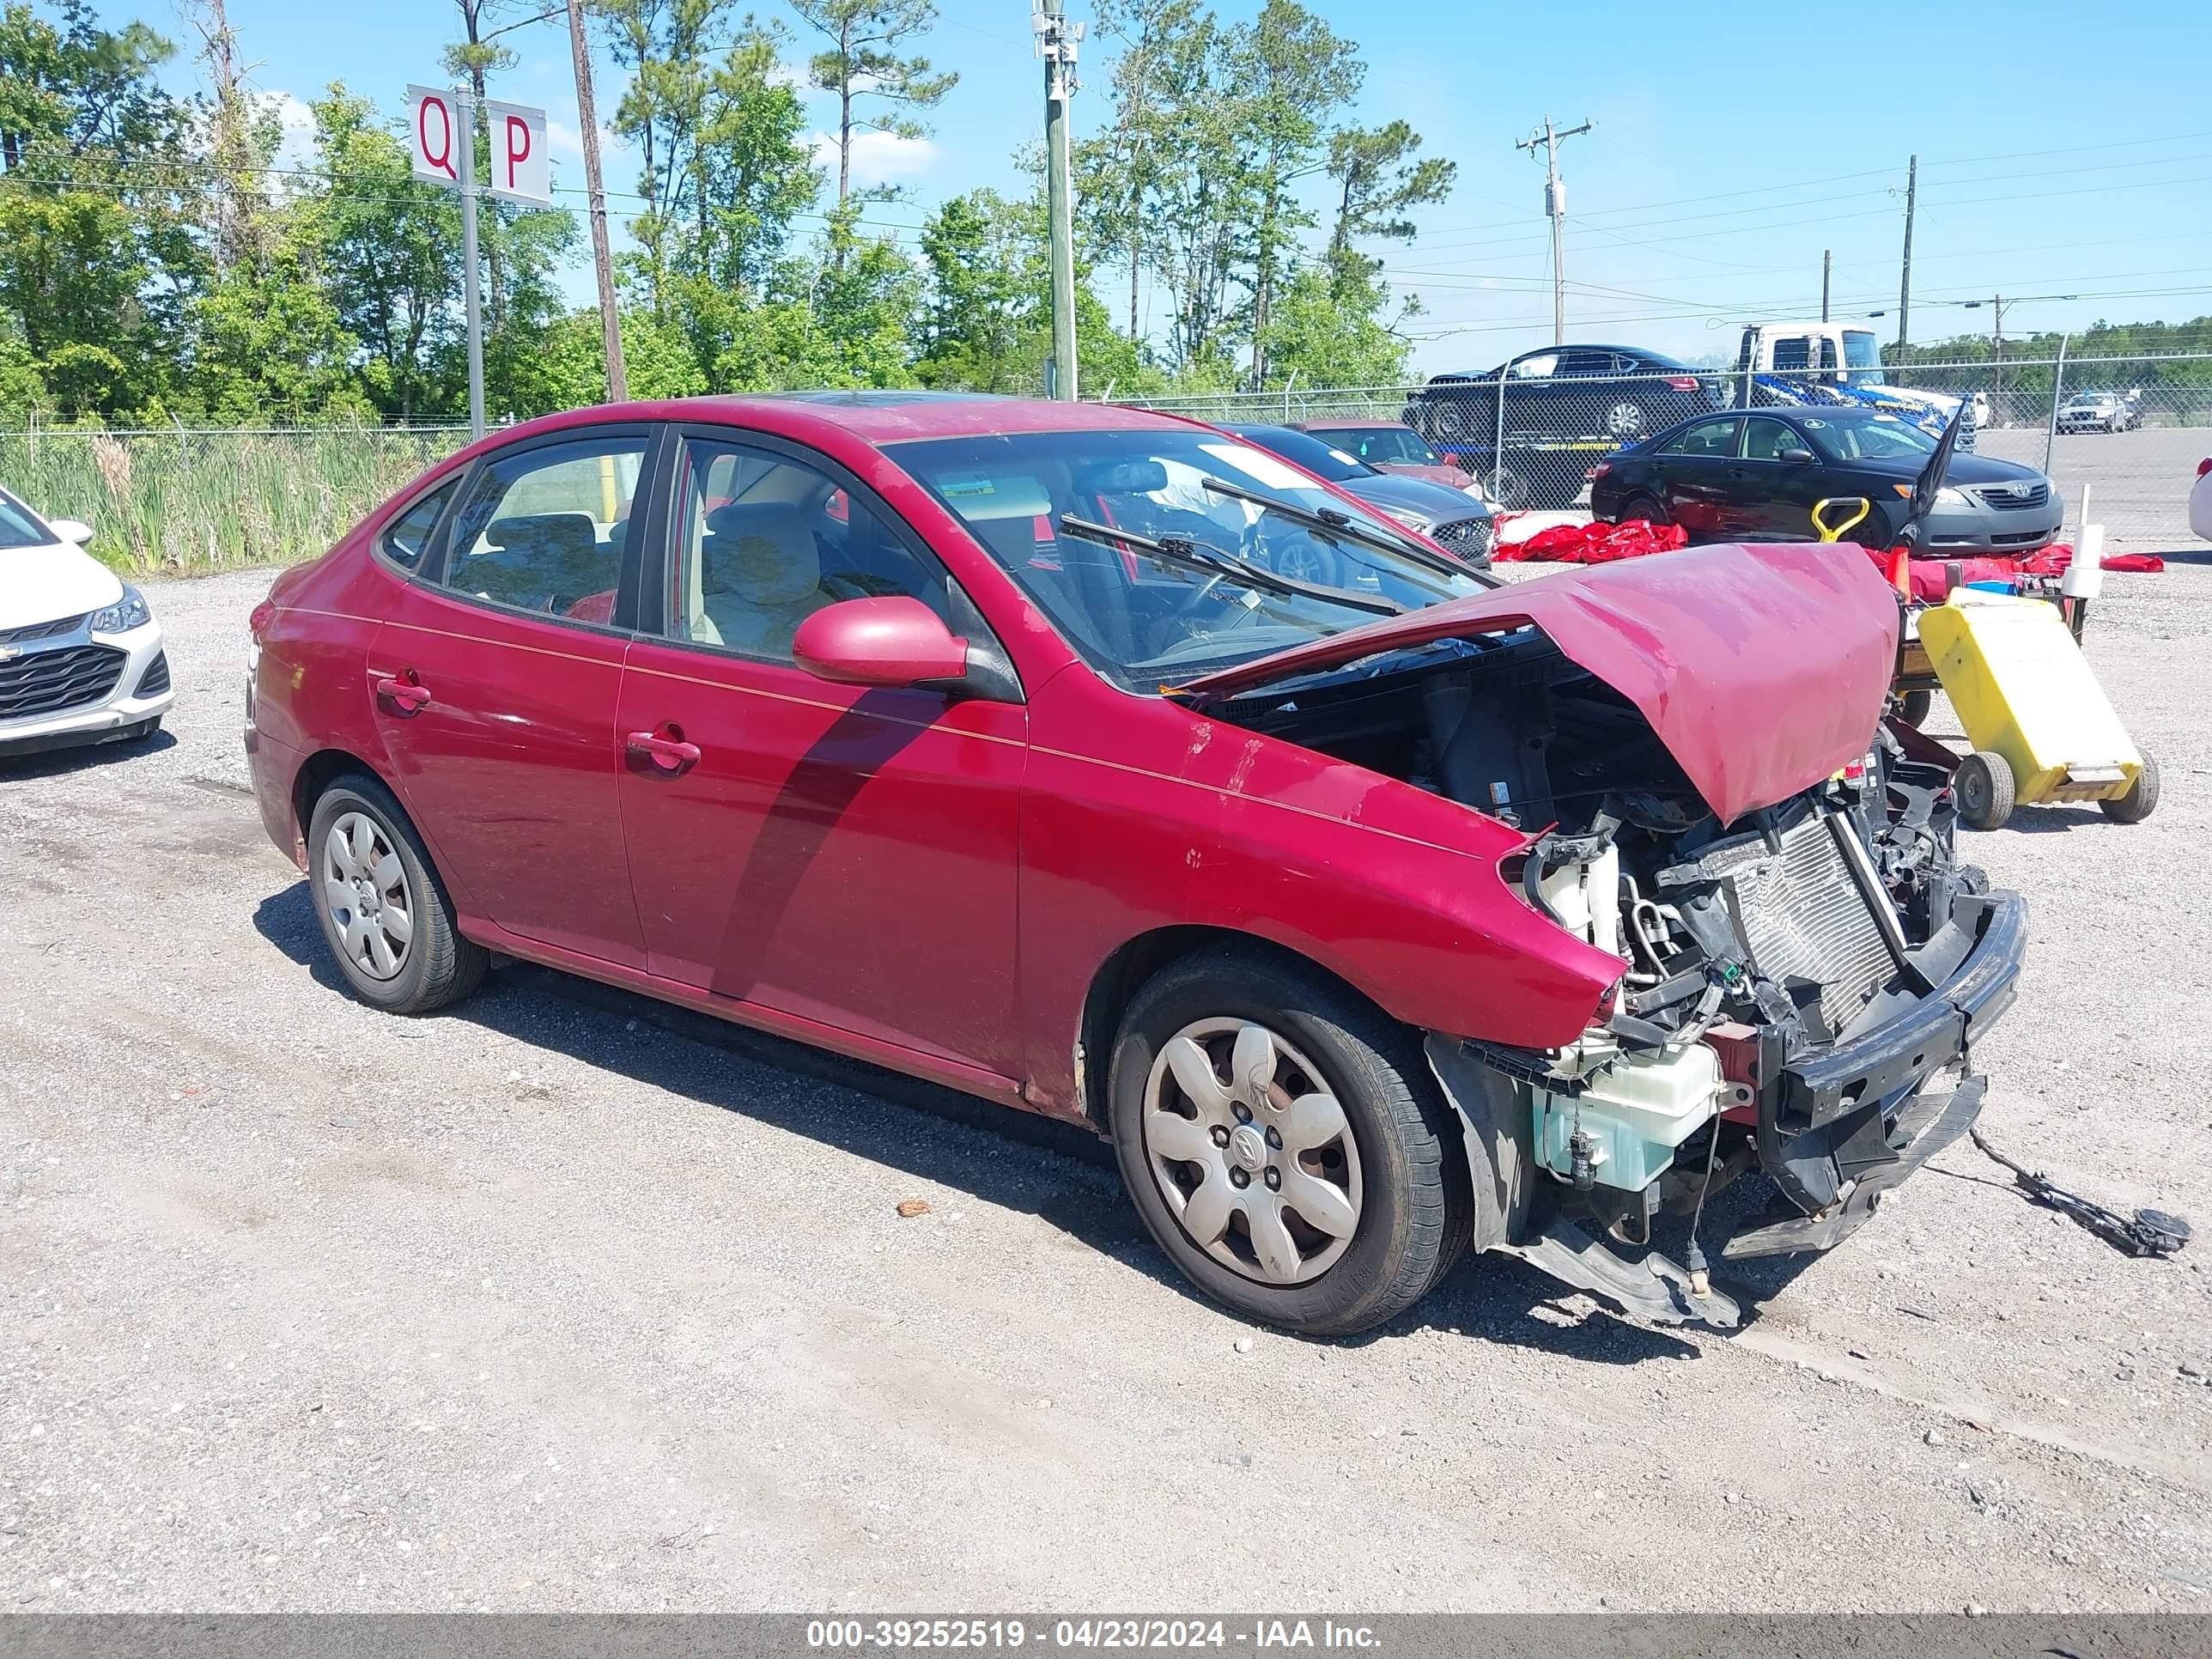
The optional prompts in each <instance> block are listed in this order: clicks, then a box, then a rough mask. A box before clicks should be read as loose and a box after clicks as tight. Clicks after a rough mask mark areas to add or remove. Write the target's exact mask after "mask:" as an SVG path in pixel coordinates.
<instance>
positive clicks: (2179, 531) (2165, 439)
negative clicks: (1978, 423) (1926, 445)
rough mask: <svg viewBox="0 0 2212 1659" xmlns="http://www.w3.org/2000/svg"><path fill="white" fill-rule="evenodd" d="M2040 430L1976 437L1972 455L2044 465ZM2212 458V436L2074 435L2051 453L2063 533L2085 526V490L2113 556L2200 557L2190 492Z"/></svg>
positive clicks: (2154, 431) (2173, 430) (2209, 432)
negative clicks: (2187, 553)
mask: <svg viewBox="0 0 2212 1659" xmlns="http://www.w3.org/2000/svg"><path fill="white" fill-rule="evenodd" d="M2044 443H2045V434H2044V432H2043V431H2042V429H2041V428H2024V427H2004V428H1996V429H1993V430H1990V431H1987V432H1984V433H1981V434H1979V435H1978V436H1977V438H1976V441H1975V448H1976V449H1977V450H1978V452H1979V453H1982V454H1984V455H1989V456H1993V457H1995V458H1996V459H1999V460H2005V461H2021V462H2024V463H2025V464H2027V465H2029V466H2033V467H2041V466H2043V464H2044V459H2043V458H2044ZM2207 455H2212V429H2208V428H2203V427H2177V426H2146V427H2138V428H2136V430H2135V431H2133V432H2069V433H2067V434H2065V435H2063V436H2062V437H2060V438H2059V440H2058V441H2057V445H2056V446H2055V447H2053V448H2052V451H2051V465H2050V466H2049V468H2048V469H2047V470H2048V471H2049V472H2050V474H2051V481H2052V482H2053V483H2056V484H2057V486H2058V489H2059V492H2060V494H2062V495H2064V497H2065V498H2066V533H2067V534H2068V535H2069V536H2071V535H2073V534H2074V533H2075V532H2076V531H2077V530H2078V528H2079V526H2080V524H2081V489H2082V486H2083V485H2085V484H2086V485H2087V486H2088V489H2089V518H2090V520H2091V521H2092V522H2093V523H2098V524H2102V525H2103V526H2105V545H2106V548H2107V549H2108V550H2111V551H2112V552H2116V553H2120V552H2124V553H2165V552H2170V551H2172V550H2175V549H2182V550H2187V549H2192V548H2195V549H2201V548H2203V545H2204V544H2203V543H2202V542H2200V541H2198V540H2197V538H2195V537H2194V536H2192V535H2191V534H2190V533H2189V487H2190V485H2191V484H2192V483H2196V481H2197V463H2198V462H2200V461H2202V460H2203V459H2204V458H2205V457H2206V456H2207Z"/></svg>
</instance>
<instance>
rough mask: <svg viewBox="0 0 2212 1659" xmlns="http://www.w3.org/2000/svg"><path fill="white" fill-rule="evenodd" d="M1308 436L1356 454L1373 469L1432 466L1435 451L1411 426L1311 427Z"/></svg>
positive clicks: (1434, 459) (1307, 430) (1307, 432)
mask: <svg viewBox="0 0 2212 1659" xmlns="http://www.w3.org/2000/svg"><path fill="white" fill-rule="evenodd" d="M1306 434H1307V435H1308V436H1309V437H1314V438H1318V439H1320V440H1321V441H1322V442H1323V443H1324V444H1328V445H1329V446H1331V447H1334V448H1336V449H1340V450H1343V451H1344V452H1346V453H1348V454H1352V455H1356V456H1358V458H1359V459H1361V460H1363V461H1365V462H1366V463H1367V464H1368V465H1370V466H1373V465H1376V464H1377V463H1378V462H1384V461H1387V462H1389V463H1391V464H1392V465H1401V464H1411V465H1415V466H1427V465H1434V464H1435V462H1436V459H1437V457H1436V452H1435V451H1434V450H1432V449H1431V448H1430V447H1429V443H1428V440H1427V439H1425V438H1424V437H1422V436H1421V435H1420V434H1419V433H1418V432H1415V431H1413V429H1412V428H1409V427H1402V426H1353V427H1345V428H1340V429H1338V430H1334V431H1332V430H1330V429H1328V428H1325V427H1317V426H1310V427H1308V428H1306Z"/></svg>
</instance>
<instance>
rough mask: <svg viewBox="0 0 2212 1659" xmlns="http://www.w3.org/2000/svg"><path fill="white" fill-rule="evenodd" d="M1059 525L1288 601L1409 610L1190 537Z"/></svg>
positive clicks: (1380, 612) (1398, 613)
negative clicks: (1252, 561) (1248, 559)
mask: <svg viewBox="0 0 2212 1659" xmlns="http://www.w3.org/2000/svg"><path fill="white" fill-rule="evenodd" d="M1060 528H1061V529H1062V530H1064V531H1066V532H1067V533H1068V534H1069V535H1071V536H1073V537H1075V538H1077V539H1078V540H1079V541H1086V542H1097V543H1098V544H1101V545H1102V546H1105V547H1126V548H1127V549H1128V550H1130V551H1132V552H1135V553H1142V554H1143V555H1145V556H1146V557H1147V558H1152V559H1160V560H1164V561H1165V562H1167V563H1169V564H1179V565H1182V567H1184V568H1186V569H1189V570H1203V571H1205V572H1206V574H1209V575H1213V576H1221V577H1225V578H1226V579H1227V580H1230V581H1232V582H1241V583H1243V585H1244V586H1247V587H1256V588H1260V589H1261V590H1263V591H1264V592H1270V593H1279V594H1281V595H1283V596H1284V597H1285V598H1288V599H1320V600H1322V601H1324V602H1326V603H1327V604H1329V605H1349V606H1351V607H1352V609H1353V610H1355V611H1368V612H1370V613H1371V614H1372V615H1374V616H1377V617H1402V616H1404V615H1405V614H1406V607H1405V606H1404V605H1401V604H1399V603H1398V602H1397V600H1395V599H1385V598H1383V596H1382V595H1381V594H1380V593H1354V592H1351V591H1350V590H1348V589H1346V588H1342V587H1324V586H1322V585H1321V584H1320V583H1319V582H1308V581H1300V580H1298V579H1297V577H1296V576H1285V575H1281V574H1278V573H1277V572H1275V571H1273V570H1270V569H1268V568H1266V567H1265V566H1264V565H1256V564H1250V563H1247V562H1245V561H1244V560H1243V559H1240V558H1238V557H1237V556H1236V555H1235V554H1233V553H1225V552H1223V551H1222V550H1220V549H1219V548H1218V547H1208V546H1207V545H1206V544H1205V543H1203V542H1194V541H1193V540H1191V539H1190V538H1188V536H1163V537H1161V538H1158V539H1157V540H1155V539H1154V538H1152V537H1150V536H1139V534H1137V532H1135V531H1133V530H1120V529H1116V528H1115V526H1112V525H1110V524H1095V523H1093V522H1092V521H1091V520H1089V519H1079V518H1077V517H1076V516H1075V514H1073V513H1061V514H1060Z"/></svg>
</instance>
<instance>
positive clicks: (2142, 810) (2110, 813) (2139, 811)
mask: <svg viewBox="0 0 2212 1659" xmlns="http://www.w3.org/2000/svg"><path fill="white" fill-rule="evenodd" d="M2097 805H2099V806H2100V807H2102V808H2103V809H2104V811H2105V816H2106V817H2108V818H2110V819H2112V822H2113V823H2142V821H2143V820H2144V819H2145V818H2147V817H2149V816H2150V814H2151V809H2152V808H2153V807H2154V806H2156V805H2158V763H2157V762H2156V761H2154V760H2153V759H2152V758H2151V757H2149V756H2148V755H2145V756H2144V757H2142V771H2140V772H2138V773H2136V781H2135V782H2134V783H2133V784H2132V785H2130V787H2129V789H2128V793H2126V794H2124V795H2122V796H2121V797H2120V798H2119V799H2118V800H2100V801H2099V802H2098V803H2097Z"/></svg>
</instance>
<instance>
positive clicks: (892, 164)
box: [813, 131, 938, 185]
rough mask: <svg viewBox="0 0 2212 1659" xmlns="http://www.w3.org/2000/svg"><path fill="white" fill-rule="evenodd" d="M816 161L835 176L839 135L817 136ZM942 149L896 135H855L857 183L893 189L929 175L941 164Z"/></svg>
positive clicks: (860, 133) (854, 159)
mask: <svg viewBox="0 0 2212 1659" xmlns="http://www.w3.org/2000/svg"><path fill="white" fill-rule="evenodd" d="M813 143H814V159H815V161H817V163H819V164H820V165H822V166H823V167H829V168H830V169H831V170H832V172H833V173H834V172H835V169H836V166H837V135H836V133H834V132H817V133H816V134H815V135H814V140H813ZM937 155H938V149H937V145H936V143H935V142H934V141H933V140H931V139H928V138H902V137H899V136H898V135H897V134H896V133H890V132H877V131H856V132H854V135H853V182H854V184H856V185H890V184H896V183H898V182H899V181H901V180H902V179H912V178H915V177H917V176H919V175H920V174H921V173H927V172H928V171H929V169H930V168H931V167H934V166H936V164H937Z"/></svg>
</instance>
